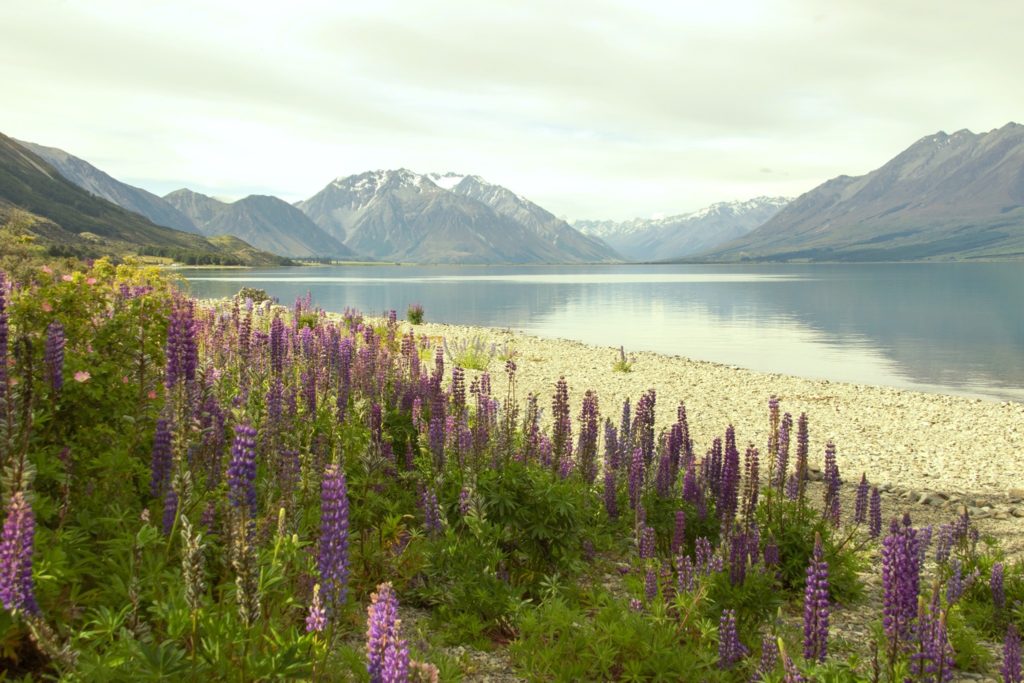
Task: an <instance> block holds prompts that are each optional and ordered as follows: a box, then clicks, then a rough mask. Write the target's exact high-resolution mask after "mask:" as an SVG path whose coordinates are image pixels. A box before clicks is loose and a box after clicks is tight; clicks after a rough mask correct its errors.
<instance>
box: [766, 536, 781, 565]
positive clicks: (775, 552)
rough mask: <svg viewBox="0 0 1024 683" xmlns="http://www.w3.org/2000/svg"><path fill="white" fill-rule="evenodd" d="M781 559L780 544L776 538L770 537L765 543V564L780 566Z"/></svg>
mask: <svg viewBox="0 0 1024 683" xmlns="http://www.w3.org/2000/svg"><path fill="white" fill-rule="evenodd" d="M781 561H782V557H781V555H780V553H779V544H778V543H776V542H775V539H770V540H769V541H768V542H767V543H765V544H764V566H766V567H778V566H779V564H780V562H781Z"/></svg>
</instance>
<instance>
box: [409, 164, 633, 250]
mask: <svg viewBox="0 0 1024 683" xmlns="http://www.w3.org/2000/svg"><path fill="white" fill-rule="evenodd" d="M429 177H430V179H431V180H433V181H434V183H436V184H437V185H438V186H440V187H444V188H445V189H448V190H450V191H452V192H454V193H455V194H458V195H461V196H463V197H469V198H471V199H475V200H477V201H479V202H483V203H484V204H486V205H487V206H489V207H491V208H492V209H494V211H496V212H497V213H498V214H500V215H502V216H507V217H508V218H511V219H513V220H515V221H516V222H517V223H519V224H520V225H522V226H523V227H525V228H526V229H528V230H530V231H531V232H533V233H534V234H535V235H537V236H538V237H540V238H541V239H542V240H544V241H546V242H550V243H551V244H553V245H554V246H555V247H556V248H557V249H558V251H559V253H560V254H562V255H563V256H565V257H568V258H570V259H571V260H573V261H586V262H591V261H614V260H619V259H620V258H621V257H620V256H619V255H618V254H616V253H615V251H614V250H613V249H611V248H609V247H608V245H606V244H605V243H603V242H601V241H600V240H596V239H594V238H592V237H588V236H587V235H584V234H583V233H581V232H579V231H578V230H576V229H575V228H573V227H572V226H571V225H569V224H568V223H566V222H565V221H564V220H562V219H560V218H558V217H556V216H555V215H554V214H552V213H551V212H550V211H548V210H547V209H544V208H543V207H541V206H538V205H537V204H534V203H533V202H531V201H530V200H529V199H527V198H526V197H523V196H522V195H519V194H516V193H515V192H512V191H511V190H509V189H507V188H505V187H502V186H501V185H495V184H493V183H489V182H487V181H486V180H484V179H483V178H481V177H480V176H478V175H466V176H462V175H458V174H455V173H446V174H444V175H439V174H437V173H432V174H430V176H429Z"/></svg>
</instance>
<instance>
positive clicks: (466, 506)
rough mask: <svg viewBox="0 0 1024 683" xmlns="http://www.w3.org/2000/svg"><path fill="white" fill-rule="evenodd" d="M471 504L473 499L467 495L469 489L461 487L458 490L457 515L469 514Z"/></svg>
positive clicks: (464, 515)
mask: <svg viewBox="0 0 1024 683" xmlns="http://www.w3.org/2000/svg"><path fill="white" fill-rule="evenodd" d="M472 506H473V501H472V499H471V498H470V495H469V489H467V488H465V487H463V488H462V490H460V491H459V516H461V517H466V516H467V515H469V511H470V509H471V508H472Z"/></svg>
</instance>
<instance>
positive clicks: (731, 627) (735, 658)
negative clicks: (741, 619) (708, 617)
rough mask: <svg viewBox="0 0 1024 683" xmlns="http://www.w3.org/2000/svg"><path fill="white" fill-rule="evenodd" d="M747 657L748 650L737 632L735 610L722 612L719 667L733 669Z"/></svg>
mask: <svg viewBox="0 0 1024 683" xmlns="http://www.w3.org/2000/svg"><path fill="white" fill-rule="evenodd" d="M746 655H747V648H746V647H744V646H743V643H741V642H740V636H739V633H738V632H737V630H736V612H735V610H731V609H727V610H722V617H721V619H719V621H718V667H719V668H720V669H731V668H732V667H734V666H735V665H736V664H737V663H738V662H740V661H741V660H742V659H743V658H744V657H745V656H746Z"/></svg>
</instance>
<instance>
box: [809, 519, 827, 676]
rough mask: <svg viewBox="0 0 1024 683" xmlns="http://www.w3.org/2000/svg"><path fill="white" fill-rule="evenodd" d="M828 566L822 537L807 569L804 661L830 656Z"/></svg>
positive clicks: (816, 543)
mask: <svg viewBox="0 0 1024 683" xmlns="http://www.w3.org/2000/svg"><path fill="white" fill-rule="evenodd" d="M828 621H829V605H828V563H827V562H825V550H824V547H823V545H822V542H821V536H820V535H819V536H816V537H815V539H814V554H813V555H812V556H811V563H810V565H809V566H808V567H807V584H806V587H805V589H804V659H806V660H808V661H811V660H816V661H819V662H824V661H825V657H826V656H827V655H828Z"/></svg>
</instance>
